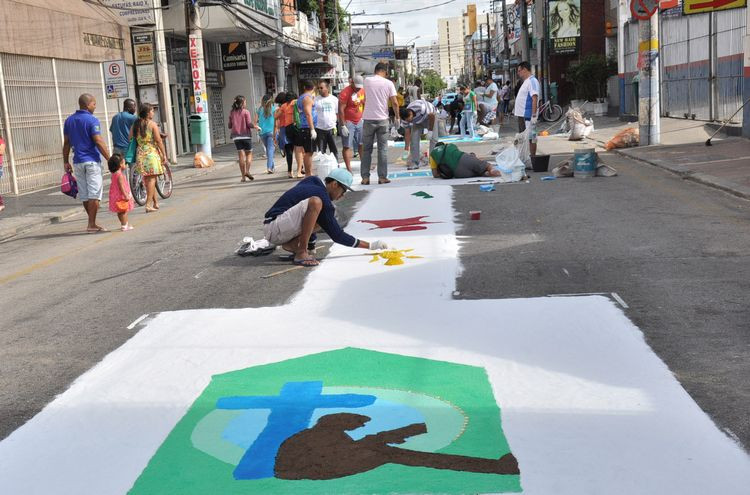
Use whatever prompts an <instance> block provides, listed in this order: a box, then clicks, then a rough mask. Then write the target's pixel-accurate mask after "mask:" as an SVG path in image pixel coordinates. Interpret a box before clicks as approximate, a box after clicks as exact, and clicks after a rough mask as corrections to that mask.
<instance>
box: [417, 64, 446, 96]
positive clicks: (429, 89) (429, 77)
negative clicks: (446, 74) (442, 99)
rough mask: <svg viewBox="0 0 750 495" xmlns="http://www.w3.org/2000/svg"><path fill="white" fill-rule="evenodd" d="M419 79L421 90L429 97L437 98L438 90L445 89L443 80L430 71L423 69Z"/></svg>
mask: <svg viewBox="0 0 750 495" xmlns="http://www.w3.org/2000/svg"><path fill="white" fill-rule="evenodd" d="M419 77H420V79H422V90H423V91H424V92H425V93H429V95H430V96H433V97H434V96H437V95H438V93H439V92H440V90H441V89H443V88H445V81H443V78H442V77H440V74H438V73H437V72H435V71H434V70H432V69H424V70H423V71H422V72H421V73H420V75H419Z"/></svg>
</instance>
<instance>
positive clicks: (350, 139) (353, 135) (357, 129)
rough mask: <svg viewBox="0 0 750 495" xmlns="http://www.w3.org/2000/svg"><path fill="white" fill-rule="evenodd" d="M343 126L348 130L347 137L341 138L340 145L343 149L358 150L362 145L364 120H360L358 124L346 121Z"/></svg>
mask: <svg viewBox="0 0 750 495" xmlns="http://www.w3.org/2000/svg"><path fill="white" fill-rule="evenodd" d="M345 125H346V128H347V129H348V130H349V136H347V137H344V136H341V145H342V146H343V147H344V148H355V147H356V148H359V147H360V146H361V145H362V128H363V127H364V125H365V120H364V119H362V120H360V121H359V124H354V123H352V122H349V121H347V122H346V123H345Z"/></svg>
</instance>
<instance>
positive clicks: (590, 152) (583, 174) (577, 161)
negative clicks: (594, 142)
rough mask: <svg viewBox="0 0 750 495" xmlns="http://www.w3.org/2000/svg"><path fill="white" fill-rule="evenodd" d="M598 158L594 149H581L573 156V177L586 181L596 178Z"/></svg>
mask: <svg viewBox="0 0 750 495" xmlns="http://www.w3.org/2000/svg"><path fill="white" fill-rule="evenodd" d="M596 163H597V156H596V150H594V148H581V149H577V150H575V153H574V154H573V176H574V177H578V178H583V179H586V178H588V177H595V176H596Z"/></svg>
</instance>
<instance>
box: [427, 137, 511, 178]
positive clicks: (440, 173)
mask: <svg viewBox="0 0 750 495" xmlns="http://www.w3.org/2000/svg"><path fill="white" fill-rule="evenodd" d="M430 168H431V169H432V176H433V177H434V178H436V179H467V178H469V177H483V176H486V177H499V176H500V171H499V170H497V169H496V168H494V167H493V165H492V164H491V163H490V162H486V161H484V160H480V159H479V158H477V157H476V155H474V154H473V153H464V152H463V151H461V150H460V149H458V146H456V145H455V144H445V143H437V146H435V149H434V150H432V151H431V152H430Z"/></svg>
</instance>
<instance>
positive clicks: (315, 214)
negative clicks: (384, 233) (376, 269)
mask: <svg viewBox="0 0 750 495" xmlns="http://www.w3.org/2000/svg"><path fill="white" fill-rule="evenodd" d="M351 185H352V174H351V172H349V171H347V170H346V169H343V168H335V169H333V170H332V171H331V173H330V174H328V176H327V177H326V179H325V184H324V183H323V181H321V180H320V179H319V178H318V177H315V176H312V177H307V178H305V179H304V180H302V181H300V182H299V183H298V184H297V185H296V186H294V187H293V188H291V189H289V190H288V191H287V192H285V193H284V194H282V195H281V197H280V198H279V199H278V200H277V201H276V203H274V205H273V206H272V207H271V209H270V210H268V211H267V212H266V219H265V221H264V222H263V233H264V235H265V237H266V239H267V240H268V242H270V243H271V244H276V245H281V247H283V248H284V249H285V250H287V251H289V252H291V253H294V264H295V265H301V266H307V267H312V266H316V265H318V260H316V259H315V256H314V253H311V252H309V251H308V243H309V242H310V238H311V236H312V235H313V231H315V230H318V229H322V230H323V231H324V232H325V233H326V234H328V235H329V236H330V237H331V240H333V242H336V243H338V244H343V245H344V246H349V247H356V248H362V249H373V250H376V251H377V250H380V249H388V246H387V245H386V244H385V243H384V242H383V241H373V242H366V241H362V240H359V239H355V238H354V237H352V236H351V235H349V234H347V233H346V232H344V229H342V228H341V226H340V225H339V223H338V222H337V221H336V216H335V213H336V208H335V207H334V206H333V201H337V200H339V199H341V198H342V197H343V196H344V193H346V191H351Z"/></svg>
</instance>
